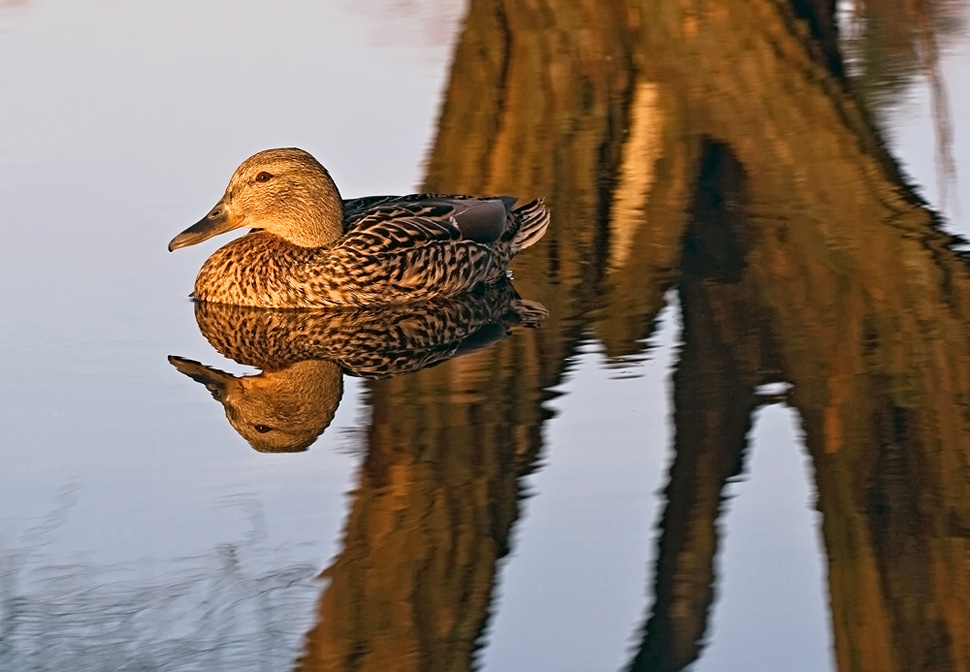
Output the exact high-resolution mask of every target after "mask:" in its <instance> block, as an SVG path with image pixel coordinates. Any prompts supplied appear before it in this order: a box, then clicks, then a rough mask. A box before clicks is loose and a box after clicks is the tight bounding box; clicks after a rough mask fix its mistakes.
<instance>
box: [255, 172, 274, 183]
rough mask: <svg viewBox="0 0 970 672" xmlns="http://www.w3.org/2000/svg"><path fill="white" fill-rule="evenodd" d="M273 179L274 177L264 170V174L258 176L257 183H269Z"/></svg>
mask: <svg viewBox="0 0 970 672" xmlns="http://www.w3.org/2000/svg"><path fill="white" fill-rule="evenodd" d="M271 177H273V176H272V175H270V174H269V173H267V172H266V171H265V170H264V171H263V172H261V173H260V174H259V175H257V176H256V181H257V182H267V181H268V180H269V178H271Z"/></svg>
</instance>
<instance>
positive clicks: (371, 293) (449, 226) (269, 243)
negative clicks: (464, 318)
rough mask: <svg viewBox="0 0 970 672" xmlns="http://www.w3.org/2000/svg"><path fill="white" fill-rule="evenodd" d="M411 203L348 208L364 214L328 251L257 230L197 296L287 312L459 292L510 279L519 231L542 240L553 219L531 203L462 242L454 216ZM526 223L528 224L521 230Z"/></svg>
mask: <svg viewBox="0 0 970 672" xmlns="http://www.w3.org/2000/svg"><path fill="white" fill-rule="evenodd" d="M407 205H410V206H413V207H405V206H402V205H386V204H380V205H378V206H375V207H371V208H357V209H355V210H351V212H359V213H360V214H359V215H358V216H357V217H355V218H354V219H352V220H350V222H349V224H348V225H347V233H346V234H345V235H344V237H343V238H342V239H341V240H340V241H339V242H338V243H337V245H335V246H334V247H333V248H330V249H321V248H302V247H298V246H294V245H290V244H288V243H287V242H286V241H284V240H282V239H281V238H279V237H278V236H275V235H273V234H270V233H267V232H265V231H256V232H253V233H250V234H249V235H247V236H244V237H242V238H239V239H237V240H235V241H232V242H231V243H229V244H228V245H226V246H224V247H223V248H221V249H219V250H217V251H216V253H215V254H213V256H212V257H210V258H209V260H208V261H207V262H206V263H205V265H204V266H203V267H202V270H201V271H200V272H199V276H198V278H197V280H196V290H195V297H196V298H198V299H200V300H203V301H217V302H222V303H234V304H238V305H251V306H266V307H281V308H282V307H328V306H346V305H351V306H366V305H372V304H374V303H382V304H384V303H407V302H412V301H419V300H426V299H429V298H432V297H434V296H439V295H451V294H458V293H462V292H465V291H469V290H471V289H472V288H474V287H475V286H476V285H478V284H480V283H483V282H490V281H495V280H497V279H498V278H500V277H502V276H504V273H505V268H506V267H507V265H508V263H509V261H510V260H511V258H512V256H513V255H514V254H515V253H516V252H517V251H518V249H521V248H520V247H517V244H518V241H519V238H518V237H517V234H519V233H520V232H522V231H527V232H531V234H530V237H534V238H535V239H538V237H541V235H542V233H543V232H544V231H545V226H546V224H547V222H548V214H547V211H546V210H545V209H544V208H542V206H541V204H540V203H539V202H536V201H533V202H532V203H530V204H527V205H526V206H523V208H521V209H518V210H514V211H513V212H512V216H511V217H509V225H508V228H507V230H506V232H505V233H504V234H503V236H502V239H501V240H500V241H498V242H496V243H493V244H491V245H482V244H479V243H474V242H471V241H465V240H462V239H461V231H460V230H459V229H458V227H457V226H456V224H455V220H454V219H453V218H452V217H451V216H447V217H444V216H443V214H444V213H443V212H442V210H443V208H442V207H441V206H434V207H430V208H422V206H421V204H420V202H415V203H411V204H407ZM415 211H422V212H425V213H427V214H434V215H438V216H439V219H432V218H430V217H429V216H424V215H415V214H414V212H415ZM520 213H521V214H520ZM405 215H407V216H405ZM523 215H528V216H529V217H531V218H532V220H538V224H535V223H533V221H530V219H528V218H527V217H524V216H523ZM523 220H525V221H527V222H529V223H530V224H531V226H530V227H529V228H526V227H523V226H522V222H523ZM537 231H538V235H536V232H537ZM526 244H531V242H529V241H528V239H527V240H526ZM523 246H526V245H523ZM254 269H259V271H258V272H254Z"/></svg>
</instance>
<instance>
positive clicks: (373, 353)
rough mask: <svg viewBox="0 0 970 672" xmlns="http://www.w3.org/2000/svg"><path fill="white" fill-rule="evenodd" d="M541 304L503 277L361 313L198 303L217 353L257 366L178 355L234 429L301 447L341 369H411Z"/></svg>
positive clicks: (531, 319) (334, 399)
mask: <svg viewBox="0 0 970 672" xmlns="http://www.w3.org/2000/svg"><path fill="white" fill-rule="evenodd" d="M545 316H546V310H545V308H544V307H543V306H542V305H540V304H538V303H536V302H534V301H526V300H523V299H521V298H519V296H518V294H516V292H515V290H514V289H513V288H512V285H511V284H510V283H508V282H503V283H499V284H497V285H494V286H490V287H487V288H482V290H481V291H477V292H474V293H471V294H467V295H465V296H461V297H456V298H450V299H446V300H439V301H434V302H429V303H425V304H421V305H409V306H388V307H384V308H375V309H367V310H353V311H348V310H343V311H341V310H265V309H261V308H249V307H244V306H232V305H227V304H217V303H205V302H198V303H196V304H195V317H196V321H197V322H198V325H199V329H200V330H201V331H202V334H203V335H204V336H205V337H206V339H208V341H209V342H210V343H211V344H212V345H213V347H215V348H216V350H218V351H219V352H220V353H222V354H223V355H225V356H226V357H229V358H230V359H233V360H235V361H237V362H239V363H240V364H244V365H248V366H254V367H257V368H259V369H261V370H262V371H261V373H259V374H258V375H248V376H235V375H232V374H229V373H225V372H223V371H219V370H218V369H215V368H213V367H210V366H206V365H204V364H201V363H199V362H196V361H193V360H189V359H185V358H182V357H175V356H172V357H169V361H170V362H171V363H172V365H173V366H175V368H176V369H178V370H179V371H180V372H181V373H184V374H185V375H187V376H189V377H190V378H192V379H193V380H195V381H196V382H199V383H202V384H203V385H205V386H206V388H207V389H208V390H209V392H211V393H212V396H213V397H214V398H215V399H216V400H217V401H218V402H219V403H221V404H222V406H223V408H224V409H225V412H226V417H227V418H228V420H229V423H230V424H231V425H232V426H233V428H234V429H235V430H236V431H237V432H238V433H239V434H240V435H241V436H242V437H243V438H245V439H246V440H247V441H248V442H249V443H250V445H252V447H253V448H255V449H256V450H258V451H260V452H295V451H302V450H306V449H307V448H308V447H309V446H310V444H312V443H313V442H314V441H316V439H317V437H318V436H319V435H320V434H321V433H322V432H323V431H324V430H325V429H326V428H327V427H328V426H329V425H330V422H331V421H332V420H333V416H334V414H335V413H336V411H337V406H338V404H339V403H340V397H341V395H342V393H343V374H344V373H347V374H350V375H355V376H362V377H367V378H382V377H387V376H394V375H398V374H402V373H409V372H413V371H418V370H420V369H424V368H428V367H431V366H435V365H437V364H440V363H441V362H444V361H447V360H449V359H451V358H453V357H457V356H460V355H464V354H468V353H471V352H475V351H476V350H478V349H481V348H485V347H487V346H490V345H492V344H494V343H496V342H498V341H500V340H502V339H503V338H504V337H505V336H506V335H507V334H508V330H509V329H510V328H511V327H513V326H515V325H524V326H531V327H534V326H538V325H539V324H540V323H541V321H542V320H543V319H544V318H545Z"/></svg>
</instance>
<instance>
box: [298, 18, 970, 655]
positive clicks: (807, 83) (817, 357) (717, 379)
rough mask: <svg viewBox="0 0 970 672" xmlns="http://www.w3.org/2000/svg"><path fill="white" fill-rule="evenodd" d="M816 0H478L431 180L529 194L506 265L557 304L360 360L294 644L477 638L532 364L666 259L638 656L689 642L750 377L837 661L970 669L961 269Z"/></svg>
mask: <svg viewBox="0 0 970 672" xmlns="http://www.w3.org/2000/svg"><path fill="white" fill-rule="evenodd" d="M833 11H834V4H833V3H830V2H821V1H819V2H797V3H792V4H791V5H788V4H786V3H784V2H778V1H775V0H747V1H746V2H730V1H729V2H722V3H707V2H702V1H701V0H675V1H674V2H668V3H660V4H657V3H626V4H624V3H606V4H604V3H591V2H578V3H577V2H574V1H569V2H567V1H566V0H545V1H543V2H529V3H519V2H510V1H502V0H472V1H471V3H470V7H469V11H468V15H467V17H466V20H465V25H464V30H463V32H462V34H461V38H460V40H459V43H458V45H457V47H456V52H455V57H454V61H453V64H452V69H451V77H450V81H449V84H448V87H447V90H446V93H445V99H444V102H443V106H442V113H441V118H440V121H439V127H438V135H437V138H436V141H435V144H434V147H433V149H432V151H431V154H430V157H429V161H428V173H427V177H426V180H425V184H424V187H425V188H426V189H427V190H429V191H443V192H470V193H516V194H519V195H520V196H522V197H523V198H531V197H534V196H540V195H541V196H546V197H547V198H548V199H549V205H550V206H551V209H552V211H553V224H552V226H551V227H550V230H549V233H548V234H547V236H546V237H545V239H543V241H541V242H540V243H539V244H538V245H536V246H535V247H534V248H532V249H530V250H529V251H527V252H526V253H524V254H523V255H521V256H520V258H518V259H517V260H516V261H517V263H516V265H515V266H514V272H515V276H516V282H517V285H518V286H519V287H520V289H521V291H522V293H523V294H524V295H527V296H529V297H533V298H535V299H537V300H539V301H541V302H542V303H543V304H545V305H546V306H547V307H549V309H550V320H549V321H548V322H547V323H546V328H544V329H541V330H537V331H534V332H529V333H523V334H520V335H519V336H518V337H517V338H513V339H507V340H506V341H503V342H502V343H500V344H499V345H497V346H496V347H494V348H492V349H490V350H487V351H483V352H480V353H476V354H475V355H473V356H470V357H467V358H465V359H463V360H458V361H455V362H451V363H449V364H447V365H444V366H442V367H439V368H436V369H433V370H429V371H425V372H421V373H420V374H417V375H414V376H409V377H407V378H399V379H394V380H389V381H381V382H378V383H374V384H373V385H371V386H370V388H369V395H370V397H369V399H370V405H371V408H372V409H373V419H372V422H371V428H370V431H369V435H368V438H369V442H368V454H367V458H366V461H365V464H364V466H363V468H362V470H361V473H360V475H359V481H358V488H357V490H356V491H355V493H354V495H353V498H354V500H353V504H352V507H351V513H350V517H349V521H348V525H347V532H346V537H345V540H344V544H345V545H344V550H343V551H342V553H341V555H340V556H339V557H338V558H337V559H336V560H335V561H334V563H333V564H332V565H331V567H330V569H328V570H327V573H326V576H327V577H328V578H329V580H330V584H329V586H328V588H327V590H326V592H325V594H324V597H323V599H322V601H321V605H320V621H319V623H318V625H317V626H316V627H315V628H314V630H313V631H312V632H311V633H310V635H309V637H308V642H307V649H306V653H305V656H304V657H303V658H302V660H301V661H300V668H301V669H306V670H311V669H312V670H329V669H333V670H350V669H355V670H363V669H375V670H376V669H402V670H403V669H414V670H417V669H457V670H463V669H470V668H472V667H473V666H474V652H475V650H476V647H478V646H479V645H480V644H481V642H479V637H480V633H482V632H483V630H484V628H485V626H486V624H487V622H488V618H489V608H490V606H489V605H490V603H491V599H492V593H493V588H494V584H495V576H496V570H497V561H498V559H499V558H500V557H501V556H502V555H503V554H504V553H505V552H506V551H507V550H508V539H509V533H510V530H511V529H512V527H513V525H514V523H515V520H516V517H517V515H518V500H519V497H520V496H521V492H522V486H521V477H522V475H523V474H525V473H527V472H528V471H529V470H530V469H532V468H534V465H535V461H536V459H537V457H538V456H539V455H540V453H541V450H542V444H541V426H542V422H543V421H544V419H545V414H544V411H543V408H542V402H543V400H544V399H546V398H548V396H549V392H548V390H550V389H551V388H552V387H553V386H554V385H555V384H556V383H557V382H558V381H559V380H560V377H561V375H562V372H563V369H564V366H565V362H566V360H567V358H568V357H569V356H570V355H571V354H572V353H573V352H574V350H575V347H576V344H577V341H578V339H579V337H580V336H581V335H582V333H583V330H584V329H587V328H591V329H592V330H594V333H595V335H596V337H597V338H599V339H600V340H601V341H602V342H603V343H604V344H605V346H606V348H607V351H608V354H610V355H611V356H617V355H623V354H629V353H634V352H637V351H639V350H640V349H641V348H642V343H643V340H644V338H645V337H646V336H647V335H649V334H650V332H651V330H652V329H653V325H654V322H655V319H656V315H657V313H658V311H659V310H660V309H661V308H662V307H663V305H664V301H665V299H664V296H665V292H666V291H667V290H668V289H669V288H670V287H671V286H673V284H674V283H675V282H676V283H677V287H678V290H679V292H680V297H681V304H682V306H683V310H684V316H683V323H684V348H683V351H682V353H681V360H680V362H679V363H678V365H677V370H676V374H675V390H674V400H675V404H676V410H675V415H674V423H675V427H676V437H675V450H676V457H675V461H674V463H673V466H672V469H671V473H670V482H669V484H668V486H667V488H666V496H667V504H666V509H665V513H664V517H663V521H662V525H661V530H660V539H659V548H660V553H659V557H658V560H657V576H656V580H655V582H654V585H653V590H652V592H653V593H654V596H655V598H656V602H655V604H654V606H653V608H652V610H651V612H650V613H649V614H647V615H646V617H645V620H644V625H643V629H642V632H641V633H640V635H639V637H640V639H639V645H638V648H637V651H636V652H635V653H634V654H632V655H631V662H630V668H631V669H634V670H678V669H682V668H684V667H685V666H686V665H689V664H690V663H691V662H692V661H693V660H695V659H696V658H697V656H698V655H699V652H700V647H701V645H702V643H703V638H704V634H705V632H706V631H707V620H708V614H709V612H710V605H711V600H712V598H713V590H712V585H713V584H714V582H715V578H716V577H715V572H714V567H715V565H714V558H715V555H716V552H717V548H718V543H719V528H718V519H719V516H720V513H721V498H722V493H723V488H724V485H725V482H726V480H727V479H728V478H729V477H730V476H731V475H732V474H734V473H736V472H737V471H738V469H739V468H740V464H741V460H742V458H743V454H744V450H745V447H746V442H747V434H748V429H749V428H750V424H751V416H752V413H753V411H754V409H756V408H757V406H758V405H759V403H760V400H759V398H758V396H757V394H756V390H757V387H758V386H759V385H761V384H763V383H765V382H772V381H786V382H789V383H791V384H792V386H793V387H792V392H791V394H790V399H789V402H790V403H791V404H792V405H793V406H794V407H795V408H796V409H797V410H798V412H799V414H800V417H801V421H802V430H803V432H804V436H805V446H806V448H807V450H808V452H809V454H810V456H811V458H812V461H813V467H814V473H815V478H816V488H817V491H818V506H819V509H820V511H821V513H822V521H823V522H822V538H823V542H824V550H825V553H826V556H827V562H828V588H829V596H830V604H831V610H832V626H833V635H834V643H835V657H836V660H837V663H838V667H839V669H840V670H873V671H883V670H917V669H923V670H936V669H954V670H962V669H968V668H970V599H968V598H970V586H968V581H970V577H968V574H967V571H966V558H967V557H968V555H967V554H968V551H970V546H968V540H970V533H968V530H970V478H968V474H970V434H968V432H967V429H968V422H970V414H968V411H967V409H968V408H970V274H968V270H967V265H966V264H965V262H964V261H963V260H962V259H960V258H959V256H958V255H957V254H956V253H954V252H953V251H952V250H951V243H952V241H951V239H950V238H949V237H948V236H947V235H946V234H944V233H943V232H941V231H940V230H939V228H938V227H937V224H936V222H935V220H934V217H933V215H932V213H931V212H929V211H928V210H927V209H926V208H925V207H924V206H923V204H922V203H921V202H920V200H919V199H918V198H917V197H916V196H915V195H914V194H913V193H912V192H911V191H910V190H909V188H908V187H906V186H905V183H904V181H903V179H902V177H901V175H900V173H899V170H898V168H897V166H896V163H895V162H894V160H893V159H892V157H891V156H890V155H889V154H888V152H887V151H886V149H885V147H884V145H883V143H882V140H881V138H880V136H879V134H878V133H877V132H876V131H875V130H874V129H873V127H872V126H871V123H870V120H869V117H868V116H867V113H866V111H865V110H863V109H862V107H861V105H860V103H859V101H858V99H857V98H856V96H855V95H854V94H853V92H852V90H851V86H850V84H849V83H848V80H846V78H845V77H844V76H843V72H842V68H841V61H839V60H838V45H837V43H836V42H835V37H834V20H833V15H832V12H833ZM792 449H793V450H795V449H797V448H796V447H795V446H792Z"/></svg>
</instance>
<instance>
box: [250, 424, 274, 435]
mask: <svg viewBox="0 0 970 672" xmlns="http://www.w3.org/2000/svg"><path fill="white" fill-rule="evenodd" d="M253 429H255V430H256V431H257V432H259V433H260V434H265V433H266V432H268V431H269V430H271V429H273V428H272V427H270V426H269V425H253Z"/></svg>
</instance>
